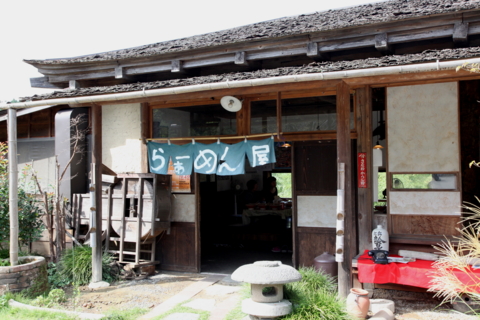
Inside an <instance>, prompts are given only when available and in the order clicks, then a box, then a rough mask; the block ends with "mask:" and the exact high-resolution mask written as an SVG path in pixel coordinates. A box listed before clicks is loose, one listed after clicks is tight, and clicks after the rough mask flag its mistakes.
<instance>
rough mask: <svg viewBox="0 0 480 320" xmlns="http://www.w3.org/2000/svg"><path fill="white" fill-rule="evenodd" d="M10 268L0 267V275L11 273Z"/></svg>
mask: <svg viewBox="0 0 480 320" xmlns="http://www.w3.org/2000/svg"><path fill="white" fill-rule="evenodd" d="M10 269H11V267H0V274H5V273H11V272H10Z"/></svg>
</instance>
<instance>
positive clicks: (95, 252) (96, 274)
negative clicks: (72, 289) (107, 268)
mask: <svg viewBox="0 0 480 320" xmlns="http://www.w3.org/2000/svg"><path fill="white" fill-rule="evenodd" d="M91 109H92V141H93V148H92V162H93V163H94V164H95V165H94V166H93V167H94V170H93V172H92V177H93V176H94V177H95V179H94V181H95V202H96V203H95V207H96V216H95V221H96V226H97V228H96V229H95V232H94V234H93V236H94V237H95V239H96V240H95V243H96V245H95V247H93V248H92V282H93V283H95V282H100V281H102V107H101V106H99V105H95V106H93V107H92V108H91Z"/></svg>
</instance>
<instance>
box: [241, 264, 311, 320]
mask: <svg viewBox="0 0 480 320" xmlns="http://www.w3.org/2000/svg"><path fill="white" fill-rule="evenodd" d="M232 279H233V280H235V281H242V282H246V283H250V284H251V293H252V298H251V299H245V300H243V302H242V311H243V312H245V313H246V314H249V315H250V318H251V319H273V318H277V317H280V316H284V315H287V314H289V313H291V312H292V304H291V303H290V301H288V300H286V299H283V285H284V284H285V283H289V282H295V281H299V280H301V279H302V276H301V275H300V273H299V272H298V271H297V270H295V268H293V267H290V266H287V265H283V264H282V263H281V262H280V261H257V262H254V263H253V264H246V265H244V266H241V267H240V268H238V269H237V270H235V272H234V273H232Z"/></svg>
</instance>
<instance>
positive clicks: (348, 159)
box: [337, 81, 356, 297]
mask: <svg viewBox="0 0 480 320" xmlns="http://www.w3.org/2000/svg"><path fill="white" fill-rule="evenodd" d="M337 163H345V247H344V260H343V262H339V264H338V293H339V295H340V296H341V297H346V296H347V295H348V292H349V290H350V288H351V287H352V273H351V265H352V258H353V257H354V255H355V252H356V223H355V216H354V212H353V200H354V199H353V194H352V187H353V186H352V151H351V141H350V88H349V86H348V85H347V84H346V83H345V82H343V81H342V82H341V83H339V84H338V85H337Z"/></svg>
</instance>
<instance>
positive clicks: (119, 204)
mask: <svg viewBox="0 0 480 320" xmlns="http://www.w3.org/2000/svg"><path fill="white" fill-rule="evenodd" d="M124 215H125V208H124V205H123V199H112V218H113V219H120V218H121V217H122V216H124Z"/></svg>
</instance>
